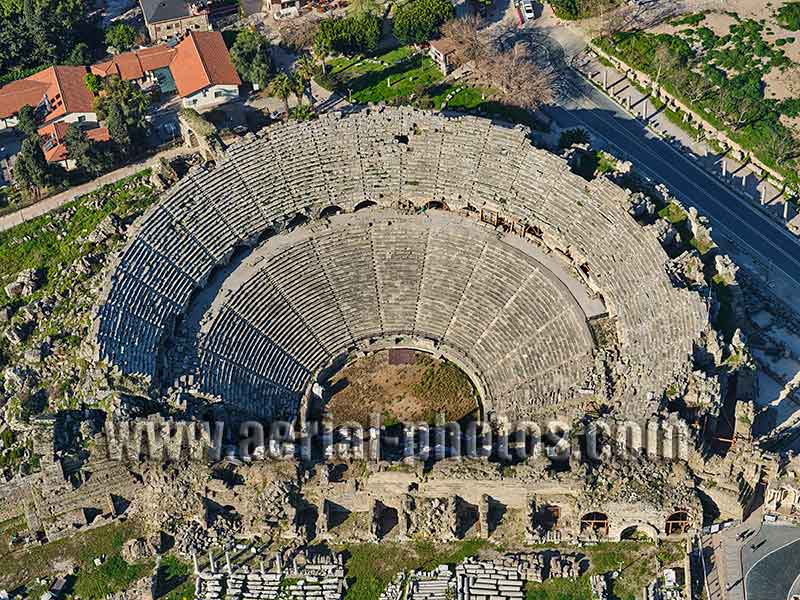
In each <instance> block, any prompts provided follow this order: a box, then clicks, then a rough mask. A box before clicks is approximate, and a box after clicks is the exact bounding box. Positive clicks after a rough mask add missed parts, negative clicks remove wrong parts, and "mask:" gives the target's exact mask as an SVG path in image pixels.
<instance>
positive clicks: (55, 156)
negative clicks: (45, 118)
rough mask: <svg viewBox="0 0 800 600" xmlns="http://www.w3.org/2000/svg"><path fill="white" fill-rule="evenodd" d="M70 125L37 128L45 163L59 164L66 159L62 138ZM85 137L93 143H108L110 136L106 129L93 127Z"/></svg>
mask: <svg viewBox="0 0 800 600" xmlns="http://www.w3.org/2000/svg"><path fill="white" fill-rule="evenodd" d="M71 124H72V123H66V122H64V121H59V122H58V123H51V124H50V125H45V126H44V127H40V128H39V137H41V138H42V150H43V151H44V157H45V159H46V160H47V162H61V161H62V160H66V159H67V145H66V144H65V143H64V136H66V134H67V130H68V129H69V126H70V125H71ZM86 137H87V138H89V139H90V140H92V141H95V142H108V141H109V140H111V135H110V134H109V133H108V128H106V127H95V128H94V129H87V130H86Z"/></svg>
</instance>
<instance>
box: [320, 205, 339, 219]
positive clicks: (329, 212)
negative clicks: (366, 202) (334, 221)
mask: <svg viewBox="0 0 800 600" xmlns="http://www.w3.org/2000/svg"><path fill="white" fill-rule="evenodd" d="M342 212H344V211H343V210H342V208H341V207H340V206H336V205H335V204H334V205H331V206H326V207H325V208H323V209H322V210H321V211H319V218H320V219H329V218H331V217H335V216H336V215H338V214H339V213H342Z"/></svg>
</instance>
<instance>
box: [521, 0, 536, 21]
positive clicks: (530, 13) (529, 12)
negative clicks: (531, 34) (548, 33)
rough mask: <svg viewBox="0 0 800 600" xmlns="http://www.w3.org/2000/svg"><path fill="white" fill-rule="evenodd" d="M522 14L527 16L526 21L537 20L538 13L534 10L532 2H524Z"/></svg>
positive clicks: (528, 0)
mask: <svg viewBox="0 0 800 600" xmlns="http://www.w3.org/2000/svg"><path fill="white" fill-rule="evenodd" d="M522 12H523V14H524V15H525V20H526V21H530V20H531V19H535V18H536V11H534V10H533V2H531V0H523V2H522Z"/></svg>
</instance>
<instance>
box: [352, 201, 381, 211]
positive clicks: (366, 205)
mask: <svg viewBox="0 0 800 600" xmlns="http://www.w3.org/2000/svg"><path fill="white" fill-rule="evenodd" d="M373 206H378V203H377V202H373V201H372V200H363V201H361V202H359V203H358V204H356V208H355V211H356V212H358V211H359V210H364V209H365V208H372V207H373Z"/></svg>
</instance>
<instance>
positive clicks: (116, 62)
mask: <svg viewBox="0 0 800 600" xmlns="http://www.w3.org/2000/svg"><path fill="white" fill-rule="evenodd" d="M174 57H175V50H174V49H173V48H170V47H169V46H156V47H154V48H143V49H141V50H135V51H133V52H123V53H122V54H118V55H116V56H115V57H113V58H112V59H111V60H107V61H105V62H101V63H97V64H96V65H92V73H94V74H95V75H99V76H100V77H108V76H109V75H118V76H119V77H121V78H122V79H125V80H127V81H130V80H133V79H142V78H143V77H144V76H145V73H147V72H148V71H154V70H155V69H160V68H163V67H167V66H169V64H170V62H172V59H173V58H174Z"/></svg>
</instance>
